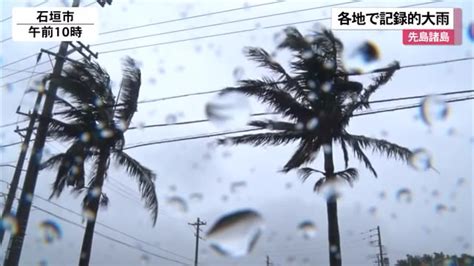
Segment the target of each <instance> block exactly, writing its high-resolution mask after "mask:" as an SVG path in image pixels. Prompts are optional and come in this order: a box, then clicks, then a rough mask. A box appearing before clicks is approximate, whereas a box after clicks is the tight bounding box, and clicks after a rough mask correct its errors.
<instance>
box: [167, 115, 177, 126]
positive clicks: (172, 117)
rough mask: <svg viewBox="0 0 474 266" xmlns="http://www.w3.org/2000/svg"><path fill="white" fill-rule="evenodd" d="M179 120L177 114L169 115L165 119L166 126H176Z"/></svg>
mask: <svg viewBox="0 0 474 266" xmlns="http://www.w3.org/2000/svg"><path fill="white" fill-rule="evenodd" d="M177 120H178V117H177V116H176V115H175V114H169V115H167V116H166V118H165V122H166V124H174V123H176V121H177Z"/></svg>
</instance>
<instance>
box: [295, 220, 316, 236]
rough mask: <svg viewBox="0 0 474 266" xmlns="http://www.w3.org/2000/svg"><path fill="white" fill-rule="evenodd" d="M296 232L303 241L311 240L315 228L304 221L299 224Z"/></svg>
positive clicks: (310, 223) (311, 223)
mask: <svg viewBox="0 0 474 266" xmlns="http://www.w3.org/2000/svg"><path fill="white" fill-rule="evenodd" d="M298 230H299V231H300V233H301V235H302V236H303V238H304V239H311V238H313V237H315V236H316V233H317V228H316V225H314V223H313V222H311V221H304V222H302V223H300V224H299V226H298Z"/></svg>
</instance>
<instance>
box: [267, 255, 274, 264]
mask: <svg viewBox="0 0 474 266" xmlns="http://www.w3.org/2000/svg"><path fill="white" fill-rule="evenodd" d="M266 263H267V266H270V265H273V263H272V262H271V261H270V257H269V256H268V255H267V260H266Z"/></svg>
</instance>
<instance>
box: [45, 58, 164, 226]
mask: <svg viewBox="0 0 474 266" xmlns="http://www.w3.org/2000/svg"><path fill="white" fill-rule="evenodd" d="M64 72H65V74H64V76H62V77H59V78H51V77H48V78H49V81H50V82H55V83H57V85H58V86H59V92H60V93H62V94H63V95H64V96H63V97H61V98H58V101H59V102H61V103H62V104H60V105H61V110H60V111H59V112H58V113H59V114H60V118H46V117H41V119H47V120H48V122H49V128H48V134H49V135H48V136H49V137H50V138H54V139H55V140H63V141H72V142H73V144H72V145H71V146H70V148H69V149H68V150H67V151H66V152H65V153H61V154H58V155H55V156H53V157H51V158H49V159H48V160H47V161H45V162H44V163H43V164H42V168H52V167H58V172H57V176H56V180H55V182H54V184H53V192H52V195H51V197H53V196H60V194H61V192H62V191H63V190H64V188H65V187H66V186H72V188H73V189H74V190H80V189H83V188H84V184H85V180H84V179H85V178H84V173H85V161H86V160H87V159H89V158H92V159H93V160H94V163H93V165H92V166H93V169H94V167H95V166H97V165H98V164H99V161H98V158H99V154H100V153H101V151H104V150H108V153H109V154H111V155H112V156H114V157H113V158H115V159H116V160H117V161H118V163H119V165H123V166H124V167H125V169H126V170H127V172H128V173H129V175H130V176H132V177H134V178H136V180H137V182H138V185H139V191H140V193H141V195H142V198H143V199H144V201H145V207H146V208H147V209H149V210H150V213H151V218H152V221H153V224H155V223H156V219H157V214H158V198H157V196H156V193H155V184H154V182H155V179H156V176H155V174H154V173H153V172H152V171H151V170H150V169H148V168H146V167H144V166H143V165H141V164H140V163H139V162H138V161H136V160H134V159H133V158H131V157H130V156H128V155H127V154H126V153H124V152H123V151H122V149H123V146H124V143H125V138H124V134H123V133H124V131H125V130H127V129H128V126H129V124H130V121H131V119H132V117H133V115H134V113H135V112H136V110H137V100H138V95H139V89H140V83H141V81H140V78H141V77H140V69H139V68H138V67H137V65H136V63H135V61H134V60H133V59H131V58H126V59H125V60H124V62H123V79H122V82H121V85H120V86H121V95H120V98H119V99H118V101H119V102H116V101H115V97H114V95H113V93H112V90H111V87H110V77H109V75H108V74H107V72H106V71H105V70H104V69H102V68H101V67H100V66H99V65H98V64H96V63H93V62H88V61H83V62H73V63H70V64H69V65H68V66H67V67H66V68H65V71H64ZM59 99H60V100H59ZM105 166H106V168H108V162H107V163H106V164H105ZM95 170H96V169H95ZM106 170H107V169H106ZM106 177H107V173H106V172H105V173H104V175H98V174H97V172H95V171H94V173H93V174H92V175H91V179H90V180H89V186H88V188H87V191H88V194H87V195H86V197H85V198H84V201H83V206H84V207H85V208H87V207H88V206H89V205H90V197H89V196H88V195H90V194H94V195H95V194H97V193H96V192H94V191H93V190H94V189H95V190H97V189H99V190H102V187H101V185H97V184H102V183H103V180H102V179H105V178H106ZM99 179H101V180H99ZM99 181H100V182H99ZM100 195H101V196H100V197H101V199H100V200H101V202H104V201H107V202H108V198H107V200H105V199H102V197H103V195H102V194H100Z"/></svg>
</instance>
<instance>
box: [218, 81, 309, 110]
mask: <svg viewBox="0 0 474 266" xmlns="http://www.w3.org/2000/svg"><path fill="white" fill-rule="evenodd" d="M227 92H240V93H243V94H246V95H248V96H255V97H257V99H258V100H259V101H260V102H262V103H265V104H268V105H269V106H270V107H271V108H273V109H274V110H275V111H277V112H279V113H281V114H282V115H283V116H286V117H289V118H292V119H296V118H301V117H308V116H311V111H310V110H309V109H307V108H306V107H304V106H303V105H302V104H301V103H299V102H298V101H297V100H296V99H295V98H293V97H292V95H291V94H290V93H288V92H286V91H284V90H282V89H280V87H279V86H278V83H277V82H276V81H274V80H272V79H270V78H265V77H264V78H263V79H261V80H258V79H256V80H242V81H240V86H239V87H229V88H225V89H224V90H223V91H222V92H221V93H227Z"/></svg>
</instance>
